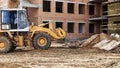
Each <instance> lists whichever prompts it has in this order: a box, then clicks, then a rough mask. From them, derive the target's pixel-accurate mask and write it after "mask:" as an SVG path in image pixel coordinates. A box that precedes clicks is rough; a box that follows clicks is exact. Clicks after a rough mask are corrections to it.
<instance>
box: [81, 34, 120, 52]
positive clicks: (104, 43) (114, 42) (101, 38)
mask: <svg viewBox="0 0 120 68" xmlns="http://www.w3.org/2000/svg"><path fill="white" fill-rule="evenodd" d="M119 45H120V39H119V38H118V36H117V37H114V36H109V35H107V34H104V33H101V34H96V35H93V36H91V37H90V38H89V39H87V40H86V41H85V42H84V43H83V44H82V45H81V46H80V47H90V48H99V49H102V50H107V51H111V50H113V49H116V48H117V49H118V48H119Z"/></svg>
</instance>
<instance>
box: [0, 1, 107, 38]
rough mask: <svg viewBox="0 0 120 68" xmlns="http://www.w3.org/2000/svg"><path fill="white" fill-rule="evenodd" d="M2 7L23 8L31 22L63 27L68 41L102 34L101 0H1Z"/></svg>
mask: <svg viewBox="0 0 120 68" xmlns="http://www.w3.org/2000/svg"><path fill="white" fill-rule="evenodd" d="M3 3H4V4H3ZM0 5H1V8H18V7H20V6H22V7H23V8H25V9H27V12H28V18H29V20H30V21H31V22H35V24H39V23H48V22H53V24H54V28H57V27H61V28H63V29H64V30H65V31H66V32H67V38H68V39H79V38H87V37H89V36H91V35H93V34H96V33H100V32H102V30H101V24H102V23H101V22H102V21H100V20H101V16H102V9H101V8H102V5H101V2H99V0H20V1H19V0H1V1H0ZM97 17H99V18H97ZM105 20H106V18H105Z"/></svg>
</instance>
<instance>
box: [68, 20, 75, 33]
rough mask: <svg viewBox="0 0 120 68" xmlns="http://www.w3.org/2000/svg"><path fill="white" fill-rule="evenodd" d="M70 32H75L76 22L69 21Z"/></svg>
mask: <svg viewBox="0 0 120 68" xmlns="http://www.w3.org/2000/svg"><path fill="white" fill-rule="evenodd" d="M67 30H68V33H74V22H68V29H67Z"/></svg>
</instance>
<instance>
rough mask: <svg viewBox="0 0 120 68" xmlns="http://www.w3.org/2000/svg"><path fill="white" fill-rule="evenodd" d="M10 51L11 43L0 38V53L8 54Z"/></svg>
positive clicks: (4, 38)
mask: <svg viewBox="0 0 120 68" xmlns="http://www.w3.org/2000/svg"><path fill="white" fill-rule="evenodd" d="M11 49H12V43H11V42H10V40H9V39H8V38H6V37H4V36H2V37H0V52H1V53H8V52H10V51H11Z"/></svg>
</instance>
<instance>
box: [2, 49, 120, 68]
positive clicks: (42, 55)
mask: <svg viewBox="0 0 120 68" xmlns="http://www.w3.org/2000/svg"><path fill="white" fill-rule="evenodd" d="M0 68H120V54H119V53H110V52H106V51H102V50H98V49H86V48H77V49H70V48H67V47H51V48H50V49H48V50H34V49H28V50H27V49H25V50H24V49H22V50H21V49H16V50H15V52H12V53H8V54H0Z"/></svg>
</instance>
